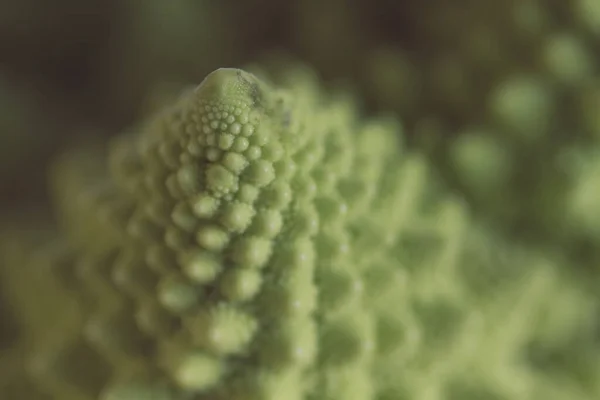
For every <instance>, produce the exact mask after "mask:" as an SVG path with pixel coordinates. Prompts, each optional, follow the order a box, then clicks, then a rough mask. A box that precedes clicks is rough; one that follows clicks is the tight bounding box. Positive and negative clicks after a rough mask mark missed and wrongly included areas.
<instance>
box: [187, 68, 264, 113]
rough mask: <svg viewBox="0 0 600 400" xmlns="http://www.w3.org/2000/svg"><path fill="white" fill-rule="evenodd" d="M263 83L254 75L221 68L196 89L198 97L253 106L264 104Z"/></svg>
mask: <svg viewBox="0 0 600 400" xmlns="http://www.w3.org/2000/svg"><path fill="white" fill-rule="evenodd" d="M262 86H263V84H262V82H261V81H260V80H259V79H258V78H257V77H256V76H254V75H253V74H251V73H248V72H246V71H243V70H241V69H237V68H219V69H217V70H215V71H213V72H211V73H210V74H208V75H207V76H206V78H204V80H203V81H202V83H201V84H200V85H199V86H198V87H197V88H196V93H197V94H198V96H200V97H201V98H204V99H211V100H234V99H239V100H247V101H248V102H249V103H250V104H248V105H252V106H258V105H260V104H261V103H262V102H263V99H264V90H263V88H262Z"/></svg>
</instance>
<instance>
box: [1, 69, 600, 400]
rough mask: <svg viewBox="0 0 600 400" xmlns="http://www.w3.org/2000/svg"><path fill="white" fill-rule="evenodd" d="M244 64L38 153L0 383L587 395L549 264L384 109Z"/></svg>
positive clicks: (115, 394) (128, 395)
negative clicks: (499, 232)
mask: <svg viewBox="0 0 600 400" xmlns="http://www.w3.org/2000/svg"><path fill="white" fill-rule="evenodd" d="M254 72H255V73H250V72H246V71H242V70H238V69H220V70H217V71H215V72H213V73H211V74H210V75H208V76H207V77H206V78H205V80H204V81H203V82H202V83H201V84H200V85H199V86H198V87H197V88H195V89H191V90H188V91H186V92H184V93H183V94H182V95H181V97H180V98H179V99H178V100H177V101H176V102H174V104H172V105H170V106H169V107H167V108H165V109H163V110H162V111H161V112H159V113H156V115H155V116H154V117H152V118H149V119H148V120H147V121H145V122H144V123H141V124H140V125H139V126H137V127H135V128H132V129H131V130H130V132H128V133H124V134H123V135H121V136H120V137H119V138H117V139H116V140H115V141H114V142H113V143H112V144H111V146H110V147H109V148H108V149H100V148H96V147H90V148H82V149H79V150H76V151H73V152H70V153H67V154H65V155H64V156H63V157H62V158H61V159H59V160H58V161H57V163H56V168H55V170H54V174H53V185H52V187H53V189H54V197H55V199H56V208H57V216H58V220H59V221H60V226H59V227H58V228H57V229H56V230H55V231H50V233H48V234H41V233H39V232H38V234H37V235H33V234H31V233H30V234H25V235H21V234H19V235H17V234H15V233H7V234H6V235H5V236H6V237H5V238H4V239H5V240H3V242H4V245H3V250H4V251H3V260H2V261H3V262H2V264H1V269H0V272H1V274H2V276H1V278H2V279H1V281H0V282H1V286H0V288H1V291H0V294H1V295H2V301H1V302H0V303H1V304H2V306H3V308H6V309H7V310H9V311H10V312H9V313H7V314H6V315H7V317H6V318H3V325H5V326H7V327H8V328H7V329H6V332H8V334H6V335H2V336H0V337H1V338H2V342H0V345H1V349H3V350H2V353H0V363H1V364H0V368H1V369H2V372H3V373H2V374H1V376H2V379H0V395H1V396H2V398H9V399H13V398H14V399H21V398H23V399H32V400H37V399H40V400H41V399H57V400H58V399H60V400H79V399H81V400H84V399H85V400H87V399H90V400H91V399H102V400H137V399H152V400H163V399H164V400H166V399H169V400H177V399H185V400H187V399H190V400H191V399H194V400H196V399H197V400H303V399H309V400H367V399H374V400H375V399H376V400H395V399H397V400H404V399H419V400H438V399H439V400H442V399H448V400H469V399H482V400H483V399H507V400H508V399H523V400H525V399H540V400H542V399H544V400H545V399H557V400H558V399H565V400H567V399H568V400H573V399H590V400H591V399H594V398H597V396H600V385H599V384H598V382H600V368H599V367H600V365H599V363H600V358H599V354H598V347H597V344H595V341H597V339H596V338H595V335H597V329H598V326H597V322H596V321H595V319H594V318H590V315H596V314H597V310H596V308H597V306H596V301H595V298H594V297H593V295H592V294H591V293H587V292H586V291H585V290H584V289H583V288H581V287H579V286H578V284H577V283H576V282H574V281H571V280H570V277H569V276H568V275H567V274H566V273H565V270H566V269H565V268H564V266H563V265H562V261H561V260H560V259H558V258H552V257H550V255H548V254H546V255H544V256H541V255H539V254H533V253H530V252H526V251H525V250H522V249H516V248H514V247H512V246H510V245H508V244H504V243H502V242H500V240H499V239H496V238H495V237H494V236H493V235H491V234H489V233H488V232H486V231H485V230H484V229H482V228H480V227H478V226H477V225H476V224H474V223H472V222H471V221H470V220H469V218H468V215H467V214H468V213H467V211H466V209H465V207H464V206H463V204H462V203H461V202H460V201H459V200H458V199H456V198H453V197H452V196H450V195H449V194H448V193H446V192H445V190H444V188H443V187H442V186H440V185H438V183H437V180H436V178H435V177H434V176H433V175H432V174H431V173H430V172H429V169H428V165H427V162H426V161H425V158H424V157H422V156H421V155H420V154H418V153H414V152H410V151H406V150H404V149H403V147H402V140H401V138H402V125H401V123H400V122H398V121H396V120H394V119H388V118H378V119H366V118H364V117H362V116H361V114H360V112H359V109H358V107H357V106H356V105H355V102H354V101H353V99H352V98H351V97H349V96H347V95H345V94H341V93H333V92H327V91H324V90H322V89H321V88H320V86H319V82H318V81H317V79H316V78H315V77H314V76H313V74H312V72H311V71H310V70H308V69H306V68H304V67H292V66H288V67H285V68H266V69H264V70H263V69H259V68H257V69H256V70H255V71H254ZM35 230H37V231H39V229H35ZM20 236H25V237H26V238H25V239H20ZM32 236H38V238H35V239H34V238H33V237H32ZM40 236H41V237H40ZM10 332H18V334H13V335H11V334H10ZM4 372H6V373H4ZM5 377H6V378H5Z"/></svg>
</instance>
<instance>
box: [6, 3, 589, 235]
mask: <svg viewBox="0 0 600 400" xmlns="http://www.w3.org/2000/svg"><path fill="white" fill-rule="evenodd" d="M599 45H600V1H598V0H503V1H497V0H453V1H449V0H424V1H412V0H371V1H361V0H293V1H280V0H244V1H240V0H54V1H52V2H45V1H41V0H20V1H11V0H0V194H1V196H0V202H1V206H2V208H3V209H4V210H11V209H12V208H13V207H14V206H15V205H16V204H18V205H22V204H23V203H41V204H44V203H45V196H46V191H47V190H46V184H45V180H46V175H47V172H46V170H47V166H48V162H49V160H51V158H52V156H53V155H54V154H55V153H56V152H57V151H60V149H63V148H64V147H65V146H66V145H67V144H68V143H69V142H70V141H74V140H81V139H82V138H86V137H102V138H104V137H108V136H110V135H114V134H117V133H119V132H120V131H122V130H123V129H124V128H126V127H127V126H128V125H130V124H132V123H133V122H134V121H136V120H139V119H140V118H142V117H143V116H144V115H145V114H147V113H149V112H151V111H152V110H153V109H155V108H156V107H157V106H158V104H161V103H163V102H165V101H166V99H168V98H169V96H173V95H174V94H175V93H177V91H178V90H179V88H181V87H182V86H183V85H185V84H189V83H198V82H200V81H201V80H202V78H203V77H204V76H205V75H206V74H207V73H208V72H210V71H211V70H214V69H216V68H219V67H243V66H244V65H246V64H248V63H249V62H254V61H256V60H258V59H260V57H262V56H263V55H265V54H269V53H270V52H273V51H278V52H281V51H284V52H287V53H290V54H292V55H293V56H295V57H297V58H298V59H300V60H302V61H304V62H307V63H309V64H311V65H312V66H313V67H314V68H315V69H316V70H317V71H318V72H319V74H320V75H321V76H322V77H323V79H325V80H326V81H330V82H335V83H344V84H346V85H350V86H351V87H353V88H354V89H355V90H356V91H357V92H358V93H359V94H360V97H361V99H362V100H363V103H364V107H365V109H366V110H367V111H368V112H369V113H372V114H375V113H381V112H393V113H396V115H398V116H399V118H401V120H402V121H403V124H404V126H405V128H406V129H405V132H406V135H407V140H408V142H409V143H410V144H413V145H415V146H420V147H421V148H423V149H424V150H425V151H426V152H427V154H429V155H430V156H431V157H432V159H433V160H434V161H435V163H436V165H439V167H440V168H439V169H440V172H441V174H442V175H444V176H445V177H446V179H447V181H448V182H449V183H451V184H452V185H453V186H454V187H455V188H456V189H457V190H460V191H461V192H463V193H464V194H465V196H466V197H467V199H469V200H472V202H473V204H474V207H475V208H477V207H481V208H482V209H485V211H486V215H488V216H490V218H492V219H494V218H496V219H498V220H505V219H507V218H508V219H510V218H511V217H514V216H515V215H516V213H519V212H520V211H519V210H521V211H522V210H523V209H528V210H531V209H534V210H540V209H541V210H545V209H547V207H552V205H547V204H545V203H546V202H547V199H552V201H554V200H556V196H554V197H553V194H552V193H553V191H556V192H559V191H560V190H562V186H561V181H560V179H558V178H557V177H559V176H561V174H566V175H568V173H567V172H564V171H563V170H560V171H559V170H558V169H556V164H555V157H554V156H555V155H556V149H557V148H560V149H564V148H565V147H569V146H570V144H571V143H588V142H589V143H592V142H593V141H594V140H596V138H598V137H600V117H599V115H598V114H599V113H598V112H597V111H598V109H599V107H600V84H599V82H598V77H597V68H598V65H599V62H600V59H599V58H600V56H599V54H600V53H599V50H600V46H599ZM561 154H562V152H561ZM549 160H551V161H549ZM524 165H527V167H526V168H525V167H524ZM578 165H579V164H578ZM474 166H475V167H474ZM515 171H517V172H515ZM549 171H550V172H549ZM548 177H549V178H548ZM555 178H556V179H555ZM548 179H549V180H551V181H552V184H551V185H549V186H547V187H546V186H544V187H543V189H541V190H538V189H539V186H540V185H538V183H539V182H542V181H545V180H548ZM508 187H510V190H507V188H508ZM532 188H535V190H536V191H535V193H534V194H535V195H531V196H530V195H527V193H529V192H531V191H532ZM528 191H529V192H528ZM531 193H533V192H531ZM539 193H543V194H542V195H539ZM540 196H541V198H542V200H541V203H540V200H539V198H540ZM521 198H525V199H532V198H533V199H534V200H531V204H529V203H528V202H527V201H526V202H525V203H527V204H525V203H523V202H519V199H521ZM511 202H512V203H511ZM517 202H518V203H519V204H520V205H519V210H515V209H512V208H511V207H505V206H503V207H497V203H502V204H513V203H517ZM552 204H554V203H552ZM527 207H530V208H527ZM529 214H531V213H528V214H527V215H529ZM534 214H535V213H534ZM532 218H534V217H532ZM521 222H523V219H522V218H520V219H519V224H520V225H519V224H517V225H519V229H521V230H522V228H523V226H522V224H521ZM523 223H525V222H523ZM530 225H531V224H529V225H527V226H530Z"/></svg>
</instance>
